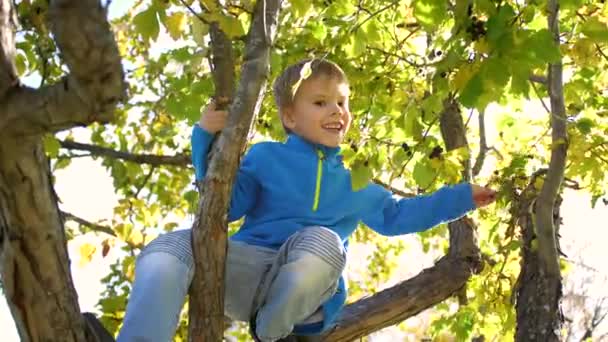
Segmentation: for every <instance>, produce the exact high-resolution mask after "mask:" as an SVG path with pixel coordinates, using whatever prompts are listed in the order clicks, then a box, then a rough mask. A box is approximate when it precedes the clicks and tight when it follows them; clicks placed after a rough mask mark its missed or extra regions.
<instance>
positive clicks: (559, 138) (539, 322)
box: [515, 0, 568, 341]
mask: <svg viewBox="0 0 608 342" xmlns="http://www.w3.org/2000/svg"><path fill="white" fill-rule="evenodd" d="M547 13H548V27H549V31H551V34H552V36H553V41H554V43H555V44H556V45H557V46H558V47H559V5H558V1H557V0H549V1H548V2H547ZM547 86H548V90H549V98H550V100H551V112H550V113H549V117H550V122H551V161H550V162H549V169H548V170H547V172H546V177H545V179H544V182H543V185H542V188H541V189H540V192H539V193H538V194H536V193H535V191H534V190H533V188H534V184H535V180H536V177H537V175H535V176H534V177H532V184H531V185H530V186H529V189H528V192H531V194H525V195H526V197H525V198H524V199H523V200H522V203H521V205H522V207H521V210H522V213H523V215H524V216H523V217H521V218H520V224H521V226H522V235H523V237H522V239H523V246H522V269H521V274H520V276H519V281H518V285H519V288H518V290H517V291H516V293H517V329H516V332H515V340H516V341H559V337H560V328H561V324H562V321H563V317H562V314H561V310H560V306H559V302H560V299H561V297H562V280H561V275H560V267H559V255H558V252H559V239H558V234H557V228H558V226H559V205H560V201H559V195H558V194H559V192H560V191H561V184H562V181H563V178H564V169H565V166H566V154H567V150H568V134H567V128H566V109H565V105H564V93H563V86H562V63H561V59H560V60H559V61H557V62H555V63H551V64H549V68H548V77H547Z"/></svg>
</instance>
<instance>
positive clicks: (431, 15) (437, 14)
mask: <svg viewBox="0 0 608 342" xmlns="http://www.w3.org/2000/svg"><path fill="white" fill-rule="evenodd" d="M447 15H448V2H447V1H445V0H416V1H415V2H414V17H416V20H417V21H418V22H419V23H420V24H421V25H422V26H424V27H425V28H426V29H427V30H428V31H434V30H435V29H437V28H438V26H439V25H440V24H441V23H442V22H443V20H444V19H445V18H447Z"/></svg>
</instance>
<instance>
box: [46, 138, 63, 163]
mask: <svg viewBox="0 0 608 342" xmlns="http://www.w3.org/2000/svg"><path fill="white" fill-rule="evenodd" d="M43 145H44V150H45V151H46V153H47V154H48V156H49V157H50V158H57V156H58V155H59V149H60V148H61V144H60V143H59V140H57V138H55V136H54V135H52V134H47V135H45V136H44V140H43Z"/></svg>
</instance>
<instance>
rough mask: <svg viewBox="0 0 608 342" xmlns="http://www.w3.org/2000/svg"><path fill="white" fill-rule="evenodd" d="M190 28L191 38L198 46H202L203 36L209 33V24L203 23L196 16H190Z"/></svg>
mask: <svg viewBox="0 0 608 342" xmlns="http://www.w3.org/2000/svg"><path fill="white" fill-rule="evenodd" d="M190 25H191V26H190V30H191V32H192V39H194V41H195V42H196V44H198V46H204V44H205V36H206V35H207V33H209V25H207V24H205V23H204V22H203V21H202V20H200V19H199V18H198V17H196V16H191V17H190Z"/></svg>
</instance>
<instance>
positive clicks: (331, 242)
mask: <svg viewBox="0 0 608 342" xmlns="http://www.w3.org/2000/svg"><path fill="white" fill-rule="evenodd" d="M298 240H299V241H297V242H296V246H294V249H299V250H304V251H307V252H309V253H311V254H314V255H316V256H318V257H320V258H321V259H323V260H324V261H325V262H327V263H328V264H330V265H331V266H332V267H334V268H335V269H337V270H338V271H340V272H342V270H343V269H344V267H345V266H346V251H345V249H344V245H343V244H342V239H341V238H340V236H339V235H338V234H336V233H335V232H334V231H332V230H331V229H328V228H325V227H309V228H306V229H304V230H303V231H302V232H301V235H300V237H299V239H298Z"/></svg>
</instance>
